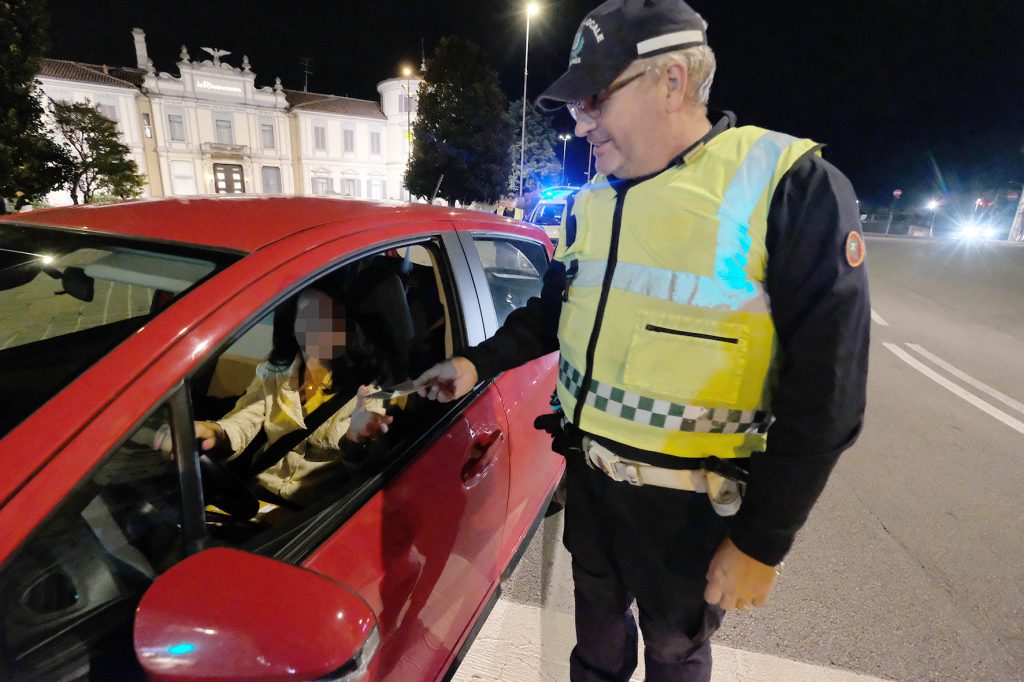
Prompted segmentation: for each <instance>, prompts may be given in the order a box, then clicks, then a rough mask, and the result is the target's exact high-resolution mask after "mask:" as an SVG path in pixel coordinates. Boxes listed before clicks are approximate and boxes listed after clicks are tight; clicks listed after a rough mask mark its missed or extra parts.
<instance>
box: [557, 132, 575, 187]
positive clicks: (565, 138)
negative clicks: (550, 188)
mask: <svg viewBox="0 0 1024 682" xmlns="http://www.w3.org/2000/svg"><path fill="white" fill-rule="evenodd" d="M558 139H559V140H561V141H562V181H561V182H560V183H559V184H560V185H564V184H565V148H566V145H568V144H569V140H571V139H572V135H570V134H569V133H562V134H561V135H559V136H558Z"/></svg>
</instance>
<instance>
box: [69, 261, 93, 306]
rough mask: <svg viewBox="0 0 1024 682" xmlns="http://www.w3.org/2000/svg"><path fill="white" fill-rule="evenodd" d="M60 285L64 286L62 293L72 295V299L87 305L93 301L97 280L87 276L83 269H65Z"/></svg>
mask: <svg viewBox="0 0 1024 682" xmlns="http://www.w3.org/2000/svg"><path fill="white" fill-rule="evenodd" d="M60 283H61V284H63V285H64V291H63V292H61V293H65V294H71V296H72V297H74V298H77V299H78V300H79V301H85V302H86V303H89V302H90V301H92V299H93V296H94V295H95V292H96V280H94V279H93V278H92V277H90V276H89V275H87V274H85V270H83V269H82V268H75V267H70V268H64V274H62V275H61V277H60Z"/></svg>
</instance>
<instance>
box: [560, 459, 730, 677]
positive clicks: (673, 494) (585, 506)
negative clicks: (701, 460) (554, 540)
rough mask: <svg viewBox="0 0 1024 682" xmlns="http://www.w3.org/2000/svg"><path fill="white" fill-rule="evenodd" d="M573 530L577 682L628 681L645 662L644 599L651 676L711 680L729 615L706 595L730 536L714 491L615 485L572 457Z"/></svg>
mask: <svg viewBox="0 0 1024 682" xmlns="http://www.w3.org/2000/svg"><path fill="white" fill-rule="evenodd" d="M567 467H568V471H567V474H566V504H565V531H564V536H563V540H564V542H565V546H566V548H567V549H568V550H569V552H570V553H571V554H572V574H573V581H574V583H575V599H576V647H575V648H574V649H573V652H572V657H571V659H570V661H569V667H570V676H571V679H572V681H573V682H591V681H594V682H596V681H598V680H601V681H604V680H614V681H616V682H618V681H623V682H624V681H627V680H629V677H630V675H631V674H632V673H633V671H634V670H635V669H636V665H637V633H636V622H635V621H634V619H633V614H632V611H630V605H631V604H632V602H633V600H634V599H636V602H637V606H638V607H639V612H640V629H641V631H642V632H643V636H644V646H645V655H644V664H645V667H646V670H647V681H648V682H662V681H663V680H671V681H672V682H680V681H686V682H689V681H697V680H700V681H702V682H704V681H707V680H710V679H711V643H710V637H711V635H712V634H713V633H714V632H715V630H717V629H718V627H719V626H720V625H721V622H722V616H723V615H724V612H723V611H722V610H721V609H719V608H718V607H717V606H710V605H708V604H707V603H706V602H705V601H704V588H705V586H706V583H707V581H706V579H705V575H706V574H707V569H708V565H709V564H710V562H711V557H712V556H713V555H714V553H715V550H716V549H718V546H719V544H721V542H722V540H723V539H724V538H725V535H726V525H725V522H724V520H723V519H722V518H721V517H720V516H718V515H717V514H715V512H714V510H713V509H712V507H711V504H710V502H709V501H708V498H707V495H706V494H704V493H692V492H685V491H679V490H670V489H667V488H656V487H653V486H633V485H630V484H629V483H626V482H615V481H613V480H611V479H610V478H608V477H607V476H606V475H604V474H603V473H601V472H600V471H596V470H594V469H591V468H590V467H588V466H587V464H586V463H585V462H584V460H583V458H582V457H581V456H579V455H576V456H569V457H567Z"/></svg>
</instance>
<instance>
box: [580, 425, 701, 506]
mask: <svg viewBox="0 0 1024 682" xmlns="http://www.w3.org/2000/svg"><path fill="white" fill-rule="evenodd" d="M583 450H584V452H586V453H587V464H588V465H589V466H590V468H592V469H597V470H599V471H602V472H604V474H605V475H606V476H608V478H610V479H612V480H613V481H626V482H627V483H629V484H630V485H637V486H640V485H653V486H656V487H658V488H672V489H674V490H689V491H692V492H695V493H705V492H707V490H708V485H707V480H708V479H707V475H706V474H705V472H704V470H703V469H665V468H663V467H656V466H653V465H651V464H645V463H643V462H637V461H635V460H632V459H626V458H625V457H619V456H618V455H616V454H615V453H614V452H612V451H611V450H609V449H608V448H606V447H605V446H603V445H601V444H600V443H598V442H597V441H595V440H594V439H592V438H589V437H587V436H584V437H583Z"/></svg>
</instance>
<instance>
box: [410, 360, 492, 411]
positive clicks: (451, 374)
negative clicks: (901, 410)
mask: <svg viewBox="0 0 1024 682" xmlns="http://www.w3.org/2000/svg"><path fill="white" fill-rule="evenodd" d="M477 381H479V378H478V375H477V372H476V365H474V364H473V363H472V362H470V361H469V360H467V359H466V358H463V357H459V356H456V357H454V358H451V359H450V360H445V361H444V362H439V363H438V364H436V365H434V366H433V367H431V368H430V369H428V370H427V371H426V372H424V373H423V374H421V375H419V377H417V378H416V383H426V384H427V385H426V386H424V387H423V388H421V389H420V390H419V391H417V392H418V393H419V394H420V395H421V396H423V397H424V398H429V399H431V400H436V401H438V402H441V403H450V402H451V401H453V400H457V399H459V398H461V397H462V396H464V395H466V394H467V393H469V392H470V391H471V390H473V387H474V386H476V384H477Z"/></svg>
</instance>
